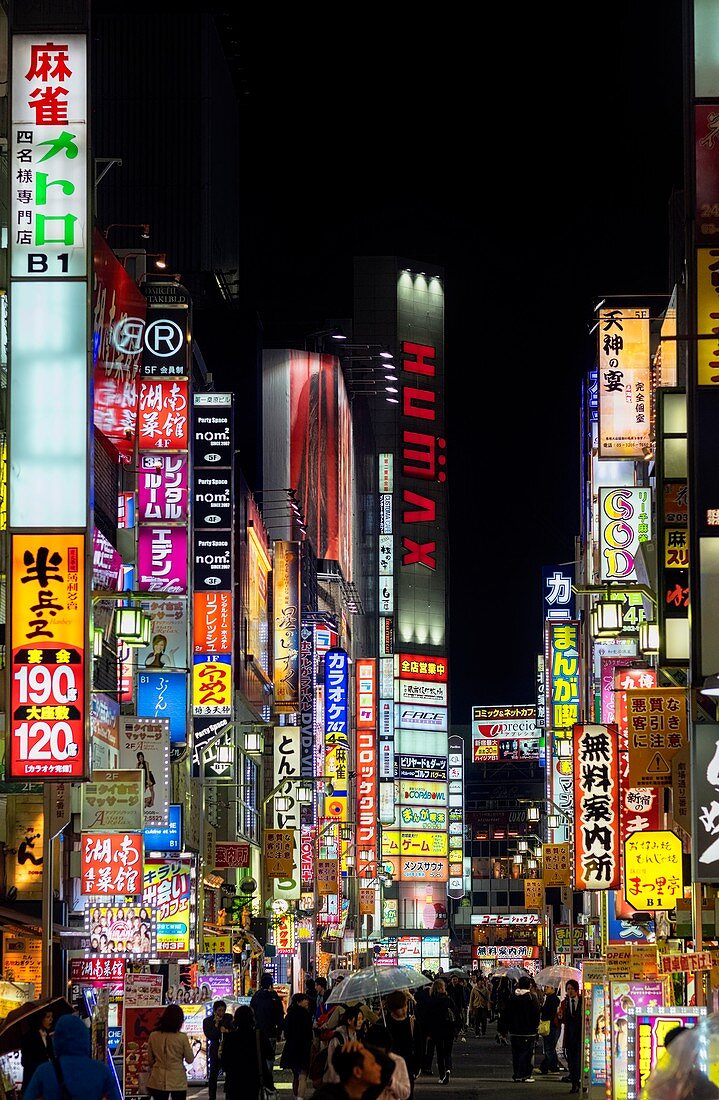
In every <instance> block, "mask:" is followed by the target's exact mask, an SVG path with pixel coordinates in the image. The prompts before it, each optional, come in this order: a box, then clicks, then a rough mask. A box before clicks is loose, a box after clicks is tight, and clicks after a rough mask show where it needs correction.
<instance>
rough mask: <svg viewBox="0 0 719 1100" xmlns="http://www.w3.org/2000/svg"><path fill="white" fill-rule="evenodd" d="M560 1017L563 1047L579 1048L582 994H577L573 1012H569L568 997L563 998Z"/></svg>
mask: <svg viewBox="0 0 719 1100" xmlns="http://www.w3.org/2000/svg"><path fill="white" fill-rule="evenodd" d="M560 1015H561V1017H562V1023H563V1024H564V1045H565V1047H568V1046H569V1047H572V1046H574V1047H576V1046H579V1044H580V1043H581V1041H582V994H581V993H580V994H579V1000H578V1001H577V1004H576V1007H575V1009H574V1012H572V1011H571V1010H570V1006H569V997H565V998H564V1000H563V1001H562V1011H561V1013H560Z"/></svg>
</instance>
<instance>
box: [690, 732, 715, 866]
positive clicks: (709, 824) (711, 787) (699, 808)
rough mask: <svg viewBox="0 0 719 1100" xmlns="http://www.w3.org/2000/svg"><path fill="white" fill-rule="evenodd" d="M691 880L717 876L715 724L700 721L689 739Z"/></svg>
mask: <svg viewBox="0 0 719 1100" xmlns="http://www.w3.org/2000/svg"><path fill="white" fill-rule="evenodd" d="M692 749H693V752H692V778H691V790H692V795H693V797H692V799H691V802H692V830H691V831H692V838H693V844H692V877H693V878H694V881H695V882H716V881H717V876H718V875H719V725H715V724H713V723H711V724H710V723H708V722H707V723H705V722H702V723H701V724H700V725H699V726H698V727H697V736H696V737H694V738H692Z"/></svg>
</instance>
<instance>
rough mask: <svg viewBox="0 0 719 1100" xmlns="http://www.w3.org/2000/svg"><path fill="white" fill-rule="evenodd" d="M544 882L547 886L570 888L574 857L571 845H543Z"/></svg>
mask: <svg viewBox="0 0 719 1100" xmlns="http://www.w3.org/2000/svg"><path fill="white" fill-rule="evenodd" d="M542 881H543V882H544V885H545V886H570V885H571V881H572V857H571V846H570V845H569V844H543V845H542Z"/></svg>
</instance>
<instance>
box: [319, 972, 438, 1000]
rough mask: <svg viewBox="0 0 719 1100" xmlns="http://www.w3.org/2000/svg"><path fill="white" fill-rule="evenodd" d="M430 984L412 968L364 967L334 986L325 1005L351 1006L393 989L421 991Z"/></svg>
mask: <svg viewBox="0 0 719 1100" xmlns="http://www.w3.org/2000/svg"><path fill="white" fill-rule="evenodd" d="M430 984H431V983H430V980H429V978H425V976H424V974H422V972H421V971H419V970H415V969H414V967H412V966H363V967H362V969H361V970H354V971H353V972H352V973H351V974H348V976H347V977H346V978H344V979H343V981H341V982H339V983H338V984H337V985H335V986H333V988H332V989H331V990H330V993H329V996H328V997H327V1000H326V1001H325V1004H328V1005H331V1004H351V1003H352V1002H356V1001H365V1000H369V999H371V998H372V997H381V996H382V994H383V993H391V992H392V990H393V989H419V987H420V986H423V985H430Z"/></svg>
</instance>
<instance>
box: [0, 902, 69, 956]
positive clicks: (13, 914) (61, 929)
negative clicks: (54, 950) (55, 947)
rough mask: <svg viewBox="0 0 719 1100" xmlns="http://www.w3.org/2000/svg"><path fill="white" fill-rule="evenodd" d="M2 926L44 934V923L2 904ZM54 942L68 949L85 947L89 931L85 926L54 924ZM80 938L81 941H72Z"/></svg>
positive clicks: (23, 931)
mask: <svg viewBox="0 0 719 1100" xmlns="http://www.w3.org/2000/svg"><path fill="white" fill-rule="evenodd" d="M0 926H2V928H4V929H11V930H14V931H16V932H21V933H23V934H24V935H27V934H28V932H30V933H32V934H34V935H36V936H41V935H42V923H41V922H40V921H38V920H37V919H36V918H35V917H30V916H28V915H27V913H20V912H18V910H17V909H8V908H6V907H5V906H2V905H0ZM52 938H53V943H60V944H62V946H63V947H64V948H65V949H66V950H68V951H69V950H72V949H75V948H82V947H85V946H86V945H87V943H88V940H89V938H90V937H89V935H88V933H87V932H86V931H85V930H84V929H83V928H69V927H67V926H65V925H64V924H53V926H52ZM75 940H78V941H79V942H77V943H75V942H70V941H75Z"/></svg>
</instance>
